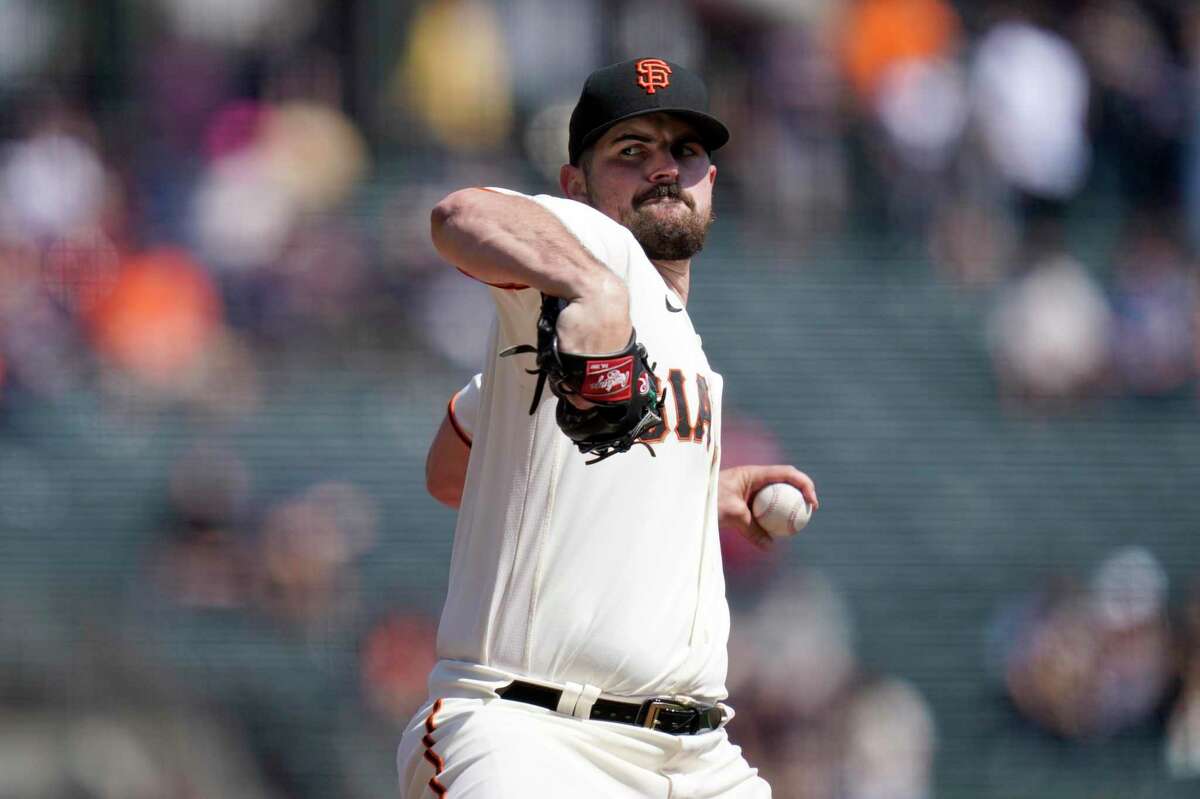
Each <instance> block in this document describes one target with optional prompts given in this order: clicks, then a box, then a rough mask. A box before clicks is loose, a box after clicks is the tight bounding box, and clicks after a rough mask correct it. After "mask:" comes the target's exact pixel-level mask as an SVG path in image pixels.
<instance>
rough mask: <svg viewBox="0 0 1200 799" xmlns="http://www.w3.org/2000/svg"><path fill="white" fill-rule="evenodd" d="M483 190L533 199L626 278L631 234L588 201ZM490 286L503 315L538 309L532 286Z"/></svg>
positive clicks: (528, 314)
mask: <svg viewBox="0 0 1200 799" xmlns="http://www.w3.org/2000/svg"><path fill="white" fill-rule="evenodd" d="M486 190H487V191H494V192H497V193H500V194H511V195H514V196H517V197H525V198H526V199H529V200H533V201H534V202H535V203H537V204H538V205H540V206H542V207H543V208H545V209H546V210H547V211H549V212H550V213H552V214H554V216H555V218H556V219H558V221H559V222H561V223H562V225H563V227H565V228H566V229H567V230H568V231H569V232H570V233H571V235H572V236H574V237H575V238H576V239H577V240H578V241H579V243H580V244H582V245H583V248H584V249H585V250H587V251H588V253H590V254H591V256H592V257H593V258H595V259H596V260H597V261H599V262H600V263H602V264H604V265H605V266H606V267H608V268H609V269H610V270H612V272H613V273H614V274H616V275H617V276H618V277H619V278H621V279H622V280H624V281H626V282H628V280H629V268H630V252H631V250H630V241H631V240H632V238H631V235H630V233H629V231H628V230H626V229H625V228H624V227H622V226H621V225H620V224H618V223H617V222H614V221H613V220H612V219H609V218H608V217H607V216H605V215H604V214H602V213H600V212H599V211H597V210H596V209H595V208H592V207H591V206H589V205H585V204H584V203H581V202H576V201H575V200H568V199H565V198H563V197H552V196H550V195H548V194H538V195H533V196H530V195H525V194H521V193H519V192H515V191H511V190H509V189H501V188H495V187H488V188H487V189H486ZM489 285H490V284H489ZM491 289H492V297H493V299H494V300H495V302H496V307H497V310H498V311H499V313H500V314H502V315H512V316H515V317H528V318H530V319H533V318H536V316H537V314H538V313H539V311H540V309H541V304H542V297H541V294H540V293H539V292H538V291H537V290H535V289H531V288H529V287H526V286H511V285H509V286H496V285H492V286H491ZM531 331H532V328H531Z"/></svg>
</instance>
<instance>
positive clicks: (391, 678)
mask: <svg viewBox="0 0 1200 799" xmlns="http://www.w3.org/2000/svg"><path fill="white" fill-rule="evenodd" d="M436 648H437V623H436V621H435V620H433V619H430V618H427V617H424V616H418V615H405V614H403V613H398V612H393V613H389V614H387V615H385V616H384V617H383V618H381V619H380V620H379V621H377V622H376V623H375V624H374V625H373V626H372V627H371V628H370V629H369V630H368V631H367V634H366V637H365V638H364V640H363V643H362V647H361V651H360V653H359V660H360V664H359V671H360V673H361V675H362V689H363V693H364V694H365V696H366V698H367V704H368V705H370V706H371V707H372V708H374V709H375V710H376V711H377V712H378V713H380V714H381V715H383V716H384V717H385V718H387V719H388V720H390V721H391V722H392V723H393V724H396V725H404V724H405V723H407V722H408V720H409V719H410V718H411V717H412V714H413V713H415V712H416V711H417V708H419V707H420V706H421V703H422V702H424V701H425V698H426V696H427V695H428V693H429V692H428V690H427V687H426V680H427V679H428V677H429V672H430V670H431V669H432V668H433V666H434V664H435V663H436V662H437V652H436Z"/></svg>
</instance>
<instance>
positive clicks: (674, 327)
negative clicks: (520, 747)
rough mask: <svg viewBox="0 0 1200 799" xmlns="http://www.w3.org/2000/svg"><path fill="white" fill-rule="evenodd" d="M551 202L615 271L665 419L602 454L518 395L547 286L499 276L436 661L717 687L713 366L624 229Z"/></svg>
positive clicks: (685, 688)
mask: <svg viewBox="0 0 1200 799" xmlns="http://www.w3.org/2000/svg"><path fill="white" fill-rule="evenodd" d="M530 199H532V200H533V201H535V202H537V203H538V204H540V205H541V206H543V207H544V208H546V209H548V210H550V211H551V212H552V213H553V214H554V215H555V216H556V217H557V218H558V219H559V220H561V221H562V223H563V224H564V225H565V226H566V227H567V229H568V230H570V231H571V232H572V233H573V234H574V235H575V236H576V237H577V238H578V239H579V240H580V242H581V243H582V244H583V246H584V247H586V248H587V249H588V250H589V251H590V252H591V253H592V254H593V255H594V256H595V257H596V259H597V260H599V261H600V262H602V263H604V264H605V265H606V266H608V268H610V269H612V270H613V272H614V273H616V274H617V275H618V276H619V277H621V278H622V279H623V280H625V282H626V284H627V285H628V287H629V293H630V312H631V315H632V318H633V324H634V328H635V329H636V331H637V337H638V340H639V341H641V342H642V343H644V344H645V345H646V349H647V351H648V352H649V355H650V361H651V363H656V364H657V367H656V370H655V372H656V374H657V375H658V377H659V378H660V379H661V380H662V381H663V385H664V386H665V388H666V402H665V409H664V419H663V422H662V424H660V425H658V426H657V427H655V428H654V429H652V430H650V431H647V433H646V438H647V440H648V441H650V442H651V446H653V447H654V456H651V454H650V452H648V451H647V450H646V448H645V447H641V446H637V447H635V448H634V449H632V450H630V451H629V452H627V453H623V454H620V455H616V456H613V457H611V458H608V459H606V460H604V461H601V462H599V463H597V464H594V465H591V466H588V465H585V461H586V460H587V457H586V456H584V455H582V454H581V453H580V452H579V451H578V450H577V449H575V447H574V446H573V445H572V444H571V442H570V441H569V439H567V437H566V436H565V435H563V433H562V431H561V430H559V429H558V426H557V424H556V423H555V421H554V409H555V405H556V403H557V399H556V398H555V397H554V395H553V394H551V393H550V392H549V391H548V390H547V391H546V392H545V393H544V394H543V397H542V401H541V403H540V404H539V406H538V409H537V411H536V413H534V414H533V415H530V414H529V412H528V411H529V402H530V398H531V396H532V392H533V390H534V387H535V385H536V382H537V380H536V378H535V377H534V376H532V375H529V374H527V373H526V371H525V370H526V369H530V368H533V365H534V364H533V361H534V359H533V356H531V355H525V356H518V357H511V358H503V359H500V358H498V357H497V355H496V354H497V353H498V352H499V351H501V350H503V349H505V348H506V347H510V346H513V345H515V344H528V343H532V342H533V341H534V339H535V336H536V332H535V325H536V320H537V315H538V311H539V308H540V303H541V297H540V295H539V294H538V292H537V291H535V290H532V289H512V288H500V287H495V288H493V289H492V293H493V297H494V298H495V301H496V309H497V314H496V321H495V323H494V325H493V329H492V333H491V337H490V341H489V345H488V352H489V357H488V358H487V361H486V363H485V364H484V370H483V380H482V391H481V394H480V405H479V412H478V417H477V419H476V420H475V430H474V431H473V444H472V450H471V460H470V466H469V468H468V470H467V482H466V486H465V490H464V496H463V503H462V506H461V508H460V510H459V517H458V525H457V527H456V530H455V537H454V552H453V555H452V558H451V566H450V585H449V589H448V593H447V598H446V605H445V608H444V610H443V613H442V620H441V626H440V628H439V632H438V651H439V656H440V657H442V658H445V659H453V660H464V661H468V662H473V663H479V664H482V665H487V666H492V667H495V668H500V669H505V670H508V671H513V672H517V673H520V674H525V675H528V676H531V677H534V678H536V679H542V680H548V681H551V682H557V683H566V682H576V683H583V684H590V685H595V686H598V687H600V688H601V689H602V690H604V691H606V692H610V693H615V694H624V695H629V696H647V695H653V694H677V693H678V694H688V695H691V696H694V697H698V698H703V699H708V700H713V701H716V700H720V699H723V698H725V695H726V693H725V685H724V683H725V671H726V649H725V648H726V641H727V638H728V632H729V611H728V607H727V604H726V601H725V584H724V577H723V575H722V570H721V557H720V548H719V543H718V537H717V510H716V503H717V476H718V471H719V468H720V446H719V444H720V424H721V414H720V409H721V390H722V382H721V377H720V375H718V374H717V373H716V372H714V371H713V370H712V368H711V366H710V365H709V363H708V360H707V358H706V357H705V355H704V351H703V349H702V348H701V345H700V338H699V337H698V336H697V335H696V331H695V329H694V328H693V327H692V323H691V320H690V319H689V318H688V315H687V312H686V311H672V310H670V309H669V307H668V306H674V308H676V309H678V308H681V307H682V303H681V302H680V301H679V298H678V297H676V296H675V295H674V294H673V293H671V292H670V290H669V289H668V288H667V287H666V284H665V283H664V282H663V280H662V278H661V276H660V275H659V273H658V271H657V270H656V269H655V268H654V266H653V265H652V264H651V263H650V262H649V261H648V260H647V259H646V257H645V254H644V253H643V252H642V249H641V247H640V246H639V245H638V244H637V242H636V241H635V240H634V239H633V236H632V235H631V234H630V233H629V231H627V230H626V229H625V228H623V227H621V226H620V225H618V224H617V223H616V222H613V221H612V220H610V219H609V218H607V217H605V216H604V215H603V214H601V213H599V212H598V211H596V210H594V209H592V208H590V207H588V206H586V205H583V204H580V203H576V202H573V201H570V200H564V199H558V198H553V197H547V196H538V197H534V198H530Z"/></svg>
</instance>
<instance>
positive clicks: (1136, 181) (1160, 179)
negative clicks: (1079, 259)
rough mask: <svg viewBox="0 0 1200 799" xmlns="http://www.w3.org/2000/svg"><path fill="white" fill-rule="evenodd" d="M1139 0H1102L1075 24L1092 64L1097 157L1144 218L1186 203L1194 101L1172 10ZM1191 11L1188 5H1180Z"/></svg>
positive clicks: (1089, 6)
mask: <svg viewBox="0 0 1200 799" xmlns="http://www.w3.org/2000/svg"><path fill="white" fill-rule="evenodd" d="M1156 5H1158V6H1159V7H1158V8H1156V9H1154V10H1155V11H1156V12H1157V16H1158V21H1156V19H1155V17H1154V15H1152V13H1151V4H1147V3H1137V2H1133V0H1098V1H1097V2H1091V3H1088V4H1086V5H1085V6H1084V7H1083V8H1082V9H1081V10H1080V13H1079V15H1078V16H1077V17H1076V19H1075V28H1076V35H1075V39H1076V41H1077V42H1078V43H1079V47H1080V51H1081V53H1082V55H1083V56H1084V58H1085V59H1086V61H1087V64H1088V67H1089V70H1090V73H1091V77H1092V81H1093V92H1092V93H1093V97H1094V98H1095V99H1094V104H1095V110H1094V112H1093V114H1092V117H1093V120H1092V128H1093V131H1094V133H1093V136H1094V139H1095V143H1096V148H1097V152H1098V154H1100V155H1102V156H1104V157H1105V158H1106V160H1107V161H1108V162H1109V164H1111V166H1112V168H1113V169H1114V170H1115V173H1116V177H1117V178H1118V188H1119V190H1120V192H1121V195H1122V200H1123V201H1124V202H1126V203H1127V204H1128V206H1129V207H1130V209H1131V210H1133V211H1135V212H1138V213H1147V212H1155V213H1162V212H1164V211H1173V210H1174V209H1175V208H1176V207H1177V206H1178V203H1179V199H1180V186H1181V173H1182V169H1181V167H1182V150H1183V142H1184V138H1185V136H1186V133H1187V126H1188V124H1189V120H1188V118H1187V113H1188V106H1189V101H1188V97H1187V89H1186V85H1185V81H1184V73H1183V70H1182V69H1181V65H1180V64H1179V63H1178V59H1177V56H1176V54H1175V53H1174V52H1172V50H1173V48H1172V45H1171V43H1170V42H1169V41H1168V35H1170V34H1172V33H1173V31H1172V30H1171V28H1173V27H1174V26H1175V25H1176V24H1177V20H1175V19H1174V17H1175V16H1176V15H1177V14H1178V13H1179V12H1178V11H1176V10H1173V9H1166V8H1162V4H1156ZM1180 5H1181V7H1186V6H1188V5H1189V4H1180Z"/></svg>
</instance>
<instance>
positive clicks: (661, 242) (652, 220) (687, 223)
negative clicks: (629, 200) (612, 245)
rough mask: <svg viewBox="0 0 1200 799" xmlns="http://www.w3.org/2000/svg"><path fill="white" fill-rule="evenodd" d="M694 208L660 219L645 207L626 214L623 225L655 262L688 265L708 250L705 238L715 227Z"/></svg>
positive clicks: (650, 209)
mask: <svg viewBox="0 0 1200 799" xmlns="http://www.w3.org/2000/svg"><path fill="white" fill-rule="evenodd" d="M712 221H713V220H712V216H711V215H710V216H709V217H708V218H707V219H706V218H704V217H703V216H701V215H700V214H699V213H697V212H696V211H695V210H693V209H691V208H690V207H689V208H688V210H687V213H685V214H674V213H672V214H668V215H659V214H657V213H655V212H654V209H653V207H647V206H642V207H641V208H636V209H634V210H632V211H629V212H628V213H626V214H625V215H624V216H623V217H622V219H621V223H622V224H623V225H625V227H627V228H629V231H630V232H631V233H633V237H634V238H635V239H637V242H638V244H640V245H642V249H643V250H645V252H646V257H647V258H649V259H650V260H651V261H686V260H687V259H689V258H691V257H692V256H693V255H695V254H696V253H698V252H700V250H702V249H704V238H705V236H707V235H708V227H709V225H711V224H712Z"/></svg>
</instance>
